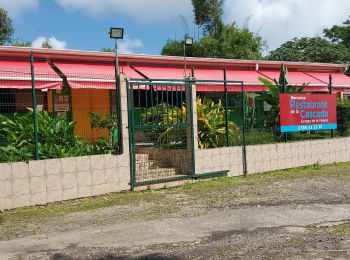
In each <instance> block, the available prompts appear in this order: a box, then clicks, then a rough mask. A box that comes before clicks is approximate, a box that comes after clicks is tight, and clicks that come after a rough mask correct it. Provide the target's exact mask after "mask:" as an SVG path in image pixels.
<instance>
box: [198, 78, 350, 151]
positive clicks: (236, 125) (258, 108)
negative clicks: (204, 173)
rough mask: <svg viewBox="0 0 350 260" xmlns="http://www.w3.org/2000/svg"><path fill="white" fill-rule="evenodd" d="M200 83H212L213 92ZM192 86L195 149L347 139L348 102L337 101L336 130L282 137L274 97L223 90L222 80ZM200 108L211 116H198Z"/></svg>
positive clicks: (231, 85)
mask: <svg viewBox="0 0 350 260" xmlns="http://www.w3.org/2000/svg"><path fill="white" fill-rule="evenodd" d="M204 83H205V84H207V85H206V86H208V85H209V86H210V85H213V84H215V88H216V91H208V87H207V88H205V87H201V85H202V84H204ZM243 84H244V83H243ZM196 85H197V111H198V115H197V116H198V132H199V147H200V148H203V149H207V148H216V147H224V146H237V145H239V146H245V145H256V144H271V143H278V142H294V141H301V140H314V139H326V138H333V137H344V136H350V101H349V100H342V99H340V98H338V101H337V127H338V129H337V130H322V131H302V132H296V133H287V134H285V133H281V132H280V124H279V99H278V96H277V97H271V95H269V93H268V92H262V91H260V92H247V91H245V89H244V86H243V89H242V88H241V86H239V84H237V83H232V82H230V81H226V85H227V87H225V82H224V81H222V82H220V81H216V82H212V81H205V82H202V81H198V82H196ZM201 89H205V91H202V90H201ZM212 89H213V88H212ZM225 90H226V91H225ZM310 94H311V93H310ZM318 94H320V93H318ZM322 94H328V93H322ZM203 107H204V109H207V110H208V111H209V108H211V113H208V112H207V111H206V113H201V112H200V110H201V109H203ZM206 124H207V125H206Z"/></svg>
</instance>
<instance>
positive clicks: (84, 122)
mask: <svg viewBox="0 0 350 260" xmlns="http://www.w3.org/2000/svg"><path fill="white" fill-rule="evenodd" d="M34 66H35V63H34ZM32 68H33V67H32ZM55 69H58V68H55ZM1 70H3V68H1ZM4 70H5V71H6V73H8V75H9V77H11V75H13V74H16V73H17V74H18V73H21V75H22V74H23V77H24V78H25V77H29V78H31V79H33V81H32V82H31V83H32V84H31V85H30V88H28V86H27V87H23V88H14V87H13V86H12V87H11V86H9V85H7V84H8V83H7V82H6V81H0V124H1V127H0V209H1V210H2V209H11V208H17V207H23V206H28V205H35V204H45V203H48V202H54V201H61V200H66V199H74V198H82V197H88V196H94V195H99V194H105V193H109V192H117V191H124V190H129V189H131V188H134V187H135V183H134V182H135V181H136V182H139V184H144V185H145V183H148V184H147V185H153V184H155V183H157V185H158V186H156V187H163V186H169V185H177V184H179V181H182V180H186V179H193V178H195V179H196V178H199V177H203V176H211V175H213V176H217V175H228V176H238V175H242V174H243V175H245V174H250V173H259V172H265V171H272V170H279V169H286V168H292V167H299V166H306V165H312V164H315V163H321V164H326V163H333V162H344V161H350V137H348V135H349V127H350V124H349V118H348V116H349V115H350V104H349V103H348V102H347V101H344V100H338V102H337V112H338V117H337V122H338V129H337V130H335V131H313V132H311V131H304V132H300V133H292V134H288V135H285V134H283V133H281V132H280V131H279V99H278V95H279V93H303V92H304V86H298V87H294V86H289V85H288V76H287V72H286V70H285V69H284V68H282V69H281V74H282V73H283V76H282V77H280V78H281V80H282V81H281V80H280V81H279V82H269V81H267V80H265V79H261V81H262V83H263V84H265V85H266V91H264V92H254V91H252V89H246V86H245V85H244V82H242V81H226V80H222V81H210V80H202V81H200V80H195V79H189V80H186V81H184V82H182V83H179V82H180V81H176V82H175V83H174V82H170V83H169V82H168V83H169V84H168V83H166V82H164V81H162V82H161V83H159V84H157V83H154V82H152V81H149V83H147V84H148V85H149V86H148V85H147V84H146V83H144V82H142V81H141V82H140V83H138V84H134V85H130V83H128V82H130V81H129V80H128V79H127V78H125V77H124V76H121V78H120V84H119V86H120V89H119V91H118V92H117V91H116V90H115V88H114V87H113V86H111V85H114V84H115V76H114V75H110V76H108V75H104V76H103V79H104V80H105V81H106V87H105V88H101V84H100V85H96V84H95V82H96V79H101V77H102V76H101V75H97V76H96V75H82V74H74V75H62V74H61V73H60V71H59V70H57V71H56V72H57V73H58V75H59V79H57V78H56V76H52V75H51V74H50V73H49V72H48V73H47V74H42V75H34V72H35V67H34V68H33V69H32V71H29V72H28V71H20V70H19V69H18V68H6V69H4ZM224 71H225V70H223V72H224ZM224 75H225V73H224ZM50 77H52V78H51V80H50V84H49V87H51V88H48V85H43V84H42V83H41V82H40V79H42V78H45V79H48V78H49V79H50ZM108 77H109V78H108ZM86 78H89V79H91V80H90V81H88V82H89V83H88V84H87V85H86V84H85V85H82V84H81V83H80V81H81V79H86ZM58 81H60V82H61V83H60V84H59V86H57V84H54V83H57V82H58ZM62 82H63V83H62ZM85 82H86V80H85ZM16 84H19V83H16ZM72 84H76V85H74V86H72ZM160 84H161V86H158V85H160ZM78 86H79V87H78ZM169 86H171V87H170V88H169ZM174 86H175V88H176V91H174ZM189 86H190V87H189ZM208 86H210V87H211V88H213V86H215V91H213V92H208V91H207V90H206V91H202V90H203V89H205V88H207V87H208ZM135 87H136V88H135ZM248 90H249V91H250V92H248ZM117 93H119V95H120V96H117ZM117 100H120V102H117ZM131 107H132V108H131ZM137 122H138V123H137ZM132 129H133V130H135V132H132ZM130 133H131V134H132V135H131V136H130V138H129V134H130ZM135 174H138V175H136V176H135ZM153 174H155V175H153ZM169 182H171V184H170V183H169Z"/></svg>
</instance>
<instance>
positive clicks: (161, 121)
mask: <svg viewBox="0 0 350 260" xmlns="http://www.w3.org/2000/svg"><path fill="white" fill-rule="evenodd" d="M184 111H186V110H184ZM141 122H142V125H141V126H139V127H140V128H141V129H142V130H144V133H145V135H146V136H147V137H148V138H149V139H150V140H151V141H152V142H154V143H155V144H158V145H162V146H166V145H168V144H169V143H171V142H174V141H176V140H177V138H176V137H175V129H174V128H172V127H171V126H172V125H174V124H177V123H179V124H183V123H185V122H186V114H183V111H182V108H177V107H175V106H171V105H169V104H167V103H161V104H158V105H156V106H153V107H150V108H148V109H147V110H145V109H144V110H143V111H142V113H141ZM169 125H170V126H169ZM183 131H184V130H183ZM165 133H166V134H165ZM178 134H179V135H183V132H181V131H180V132H179V131H178V130H176V135H178ZM184 136H185V138H186V133H185V134H184ZM174 138H175V140H173V139H174Z"/></svg>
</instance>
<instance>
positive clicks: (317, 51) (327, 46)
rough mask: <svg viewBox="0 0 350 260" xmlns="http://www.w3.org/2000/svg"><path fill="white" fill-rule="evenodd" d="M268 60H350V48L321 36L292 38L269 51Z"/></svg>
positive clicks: (331, 61)
mask: <svg viewBox="0 0 350 260" xmlns="http://www.w3.org/2000/svg"><path fill="white" fill-rule="evenodd" d="M267 59H269V60H279V61H302V62H324V63H343V62H348V61H350V48H347V47H346V46H344V45H341V44H336V43H333V42H330V41H328V40H326V39H324V38H321V37H312V38H308V37H303V38H294V39H292V40H291V41H287V42H285V43H283V44H282V45H281V46H280V47H278V48H277V49H275V50H273V51H271V52H270V54H269V55H268V56H267Z"/></svg>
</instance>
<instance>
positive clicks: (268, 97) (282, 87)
mask: <svg viewBox="0 0 350 260" xmlns="http://www.w3.org/2000/svg"><path fill="white" fill-rule="evenodd" d="M259 81H260V82H261V83H263V84H264V85H265V86H267V87H268V89H269V90H268V91H263V92H262V93H261V95H260V98H261V99H262V100H264V101H265V102H267V103H268V104H269V105H270V106H271V109H270V111H269V112H268V113H267V114H266V116H265V126H266V127H267V128H268V129H271V130H272V131H273V133H274V135H275V137H276V139H277V140H279V139H280V138H281V132H280V116H279V115H280V102H279V95H280V94H282V93H287V94H300V93H303V91H304V88H305V86H306V84H303V85H302V86H293V85H289V84H288V70H287V68H285V67H284V65H282V66H281V71H280V76H279V80H278V81H277V80H276V79H274V81H273V82H271V81H269V80H268V79H266V78H262V77H260V78H259Z"/></svg>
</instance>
